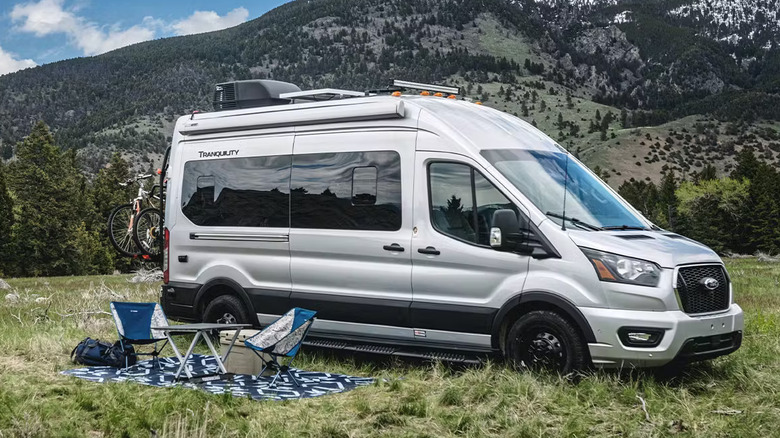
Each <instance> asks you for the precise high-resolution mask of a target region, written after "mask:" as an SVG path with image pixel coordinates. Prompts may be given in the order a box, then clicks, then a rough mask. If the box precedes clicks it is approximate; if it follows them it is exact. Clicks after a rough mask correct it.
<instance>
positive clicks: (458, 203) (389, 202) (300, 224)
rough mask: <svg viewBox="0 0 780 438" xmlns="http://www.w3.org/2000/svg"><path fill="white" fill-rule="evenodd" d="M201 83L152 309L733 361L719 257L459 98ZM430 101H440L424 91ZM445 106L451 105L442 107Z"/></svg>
mask: <svg viewBox="0 0 780 438" xmlns="http://www.w3.org/2000/svg"><path fill="white" fill-rule="evenodd" d="M397 85H400V86H404V87H409V88H416V89H422V90H426V91H425V92H423V93H422V94H423V95H401V93H400V92H395V93H392V94H390V93H381V92H379V93H376V94H375V95H370V94H368V93H362V92H361V93H356V92H350V91H343V90H332V89H327V90H315V91H300V90H299V89H298V88H297V87H296V86H294V85H292V84H286V83H282V82H275V81H239V82H232V83H226V84H220V85H218V86H217V89H216V99H215V100H216V102H215V107H216V108H215V109H216V111H215V112H211V113H198V114H193V115H192V116H186V117H182V118H180V119H179V121H178V123H177V124H176V128H175V132H174V135H173V144H172V146H171V151H170V159H169V166H168V169H167V177H168V182H167V202H166V206H165V250H164V256H165V258H164V271H165V284H164V285H163V287H162V296H161V301H162V304H163V306H164V308H165V311H166V313H167V314H168V315H169V316H171V317H173V318H178V319H181V320H194V321H229V322H245V323H253V324H256V325H261V326H262V325H266V324H267V323H269V322H270V321H273V320H274V319H275V318H277V317H278V316H279V315H281V314H283V313H284V312H285V311H287V310H288V309H290V308H292V307H304V308H308V309H312V310H316V311H317V317H318V319H317V321H316V322H315V324H314V326H313V328H312V330H311V332H310V335H309V338H308V341H309V342H310V343H313V344H315V345H321V346H328V347H332V348H341V349H354V350H367V351H375V352H381V353H387V354H398V355H404V354H406V355H422V356H426V357H435V358H443V359H461V358H466V357H468V354H469V353H489V352H497V353H501V354H503V355H505V356H506V357H507V358H509V359H510V360H511V361H513V362H515V363H517V364H520V365H524V366H527V367H531V368H549V369H553V370H556V371H560V372H562V373H567V372H570V371H573V370H578V369H582V368H585V367H587V366H589V365H591V364H594V365H596V366H626V365H633V366H660V365H665V364H667V363H670V362H672V361H675V360H677V361H682V362H685V361H693V360H701V359H709V358H714V357H716V356H720V355H724V354H729V353H731V352H733V351H735V350H737V349H738V348H739V346H740V344H741V340H742V330H743V325H744V323H743V316H742V309H741V308H740V307H739V306H738V305H737V304H736V303H735V302H734V294H733V291H732V287H731V281H730V279H729V275H728V273H727V272H726V269H725V267H724V265H723V262H722V261H721V259H720V258H719V257H718V255H717V254H715V252H713V251H712V250H711V249H709V248H707V247H706V246H704V245H702V244H700V243H697V242H694V241H692V240H690V239H687V238H685V237H682V236H680V235H677V234H674V233H671V232H667V231H664V230H662V229H660V228H658V227H656V226H655V225H653V224H652V223H651V222H649V221H648V220H647V219H645V218H644V217H643V216H642V215H641V214H640V213H639V212H638V211H636V210H635V209H633V208H632V207H631V206H630V205H629V204H628V203H627V202H625V201H624V200H623V199H621V198H620V197H619V196H618V195H617V194H616V193H615V192H614V191H613V190H611V189H610V188H609V187H608V186H607V185H606V184H604V183H603V182H602V181H601V180H600V179H599V178H598V177H596V176H595V175H594V174H593V173H592V172H590V171H589V170H588V169H587V168H586V167H585V166H584V165H583V164H582V163H580V162H579V161H578V160H577V159H576V158H574V157H573V156H572V155H571V154H569V153H567V152H566V150H564V149H563V148H561V147H560V146H559V145H558V144H556V143H555V141H553V140H552V139H550V138H549V137H547V136H546V135H544V134H543V133H542V132H540V131H539V130H537V129H535V128H534V127H532V126H531V125H529V124H528V123H526V122H524V121H522V120H520V119H518V118H516V117H513V116H510V115H508V114H505V113H503V112H500V111H497V110H494V109H491V108H487V107H485V106H481V105H478V104H475V103H471V102H467V101H464V100H461V99H457V98H454V97H455V93H456V92H457V89H450V88H446V87H436V86H432V85H424V84H413V83H401V82H398V84H397ZM433 93H435V94H433ZM448 97H450V98H448Z"/></svg>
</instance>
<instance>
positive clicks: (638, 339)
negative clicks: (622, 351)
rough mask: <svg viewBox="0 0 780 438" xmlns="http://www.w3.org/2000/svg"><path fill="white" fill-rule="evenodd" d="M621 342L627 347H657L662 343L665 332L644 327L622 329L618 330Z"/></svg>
mask: <svg viewBox="0 0 780 438" xmlns="http://www.w3.org/2000/svg"><path fill="white" fill-rule="evenodd" d="M618 337H619V338H620V342H622V343H623V345H625V346H627V347H644V348H650V347H655V346H657V345H658V344H660V343H661V339H663V337H664V330H662V329H654V328H644V327H622V328H620V330H618Z"/></svg>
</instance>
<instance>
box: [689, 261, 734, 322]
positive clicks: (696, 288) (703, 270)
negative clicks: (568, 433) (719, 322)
mask: <svg viewBox="0 0 780 438" xmlns="http://www.w3.org/2000/svg"><path fill="white" fill-rule="evenodd" d="M708 279H715V280H716V281H717V282H718V284H717V287H715V288H713V289H710V288H707V286H705V282H706V280H708ZM712 285H713V284H712V281H710V287H712ZM677 294H678V295H679V297H680V302H681V303H682V307H683V311H684V312H685V313H709V312H717V311H720V310H726V309H728V308H729V304H730V303H729V301H730V297H729V280H728V277H726V271H725V270H724V269H723V266H721V265H703V266H684V267H681V268H680V270H679V271H678V273H677Z"/></svg>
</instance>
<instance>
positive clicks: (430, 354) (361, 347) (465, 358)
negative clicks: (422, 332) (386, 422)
mask: <svg viewBox="0 0 780 438" xmlns="http://www.w3.org/2000/svg"><path fill="white" fill-rule="evenodd" d="M303 345H307V346H310V347H317V348H328V349H332V350H342V351H354V352H359V353H372V354H382V355H387V356H401V357H409V358H416V359H423V360H435V361H442V362H455V363H463V364H473V365H477V364H481V363H483V359H484V358H485V357H486V355H485V354H479V353H474V354H470V353H459V352H449V351H438V350H426V349H420V348H411V347H396V346H389V345H375V344H359V343H351V342H343V341H331V340H328V339H316V338H308V339H306V340H305V341H304V342H303Z"/></svg>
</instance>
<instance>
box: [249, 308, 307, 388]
mask: <svg viewBox="0 0 780 438" xmlns="http://www.w3.org/2000/svg"><path fill="white" fill-rule="evenodd" d="M316 314H317V312H315V311H313V310H306V309H301V308H298V307H296V308H294V309H292V310H290V311H288V312H287V313H285V314H284V315H282V317H281V318H279V319H277V320H276V321H274V322H273V323H272V324H270V325H269V326H267V327H266V328H264V329H263V330H262V331H260V332H258V333H257V334H256V335H254V336H252V337H251V338H248V339H246V340H245V341H244V345H246V346H247V348H249V349H251V350H252V351H254V352H255V354H256V355H258V356H259V357H260V359H261V360H262V361H263V364H264V366H263V369H262V370H260V374H259V375H258V377H260V376H262V375H263V372H264V371H265V370H266V368H268V367H269V366H270V367H271V369H275V370H276V375H275V376H274V378H273V380H271V384H270V385H269V386H274V384H276V379H278V378H279V376H280V375H281V374H282V373H287V375H288V376H290V379H292V381H293V382H295V385H296V386H300V385H299V384H298V381H297V380H295V377H293V375H292V373H290V365H291V364H292V361H293V360H294V359H295V355H296V354H298V350H300V348H301V343H303V339H304V338H305V337H306V333H307V332H308V331H309V328H310V327H311V325H312V323H313V322H314V315H316ZM260 353H266V354H268V355H269V356H271V360H270V361H267V360H265V358H263V356H262V355H261V354H260ZM285 357H287V358H289V361H287V363H286V364H284V365H283V364H282V363H280V362H279V358H282V360H284V359H283V358H285Z"/></svg>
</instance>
